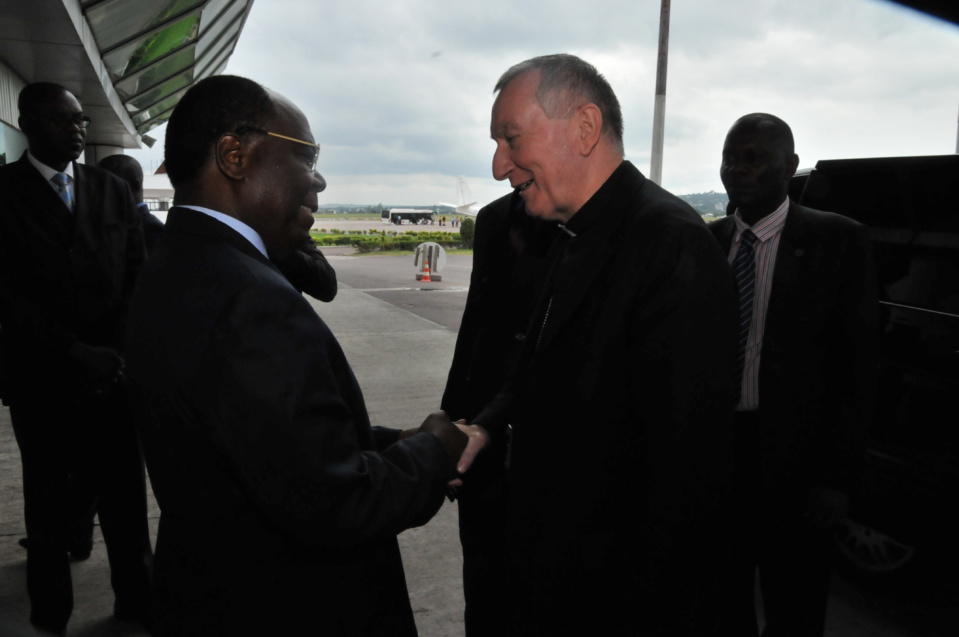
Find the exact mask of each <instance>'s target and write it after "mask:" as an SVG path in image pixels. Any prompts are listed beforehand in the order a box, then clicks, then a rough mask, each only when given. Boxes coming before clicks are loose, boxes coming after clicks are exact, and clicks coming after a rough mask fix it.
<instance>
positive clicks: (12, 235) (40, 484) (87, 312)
mask: <svg viewBox="0 0 959 637" xmlns="http://www.w3.org/2000/svg"><path fill="white" fill-rule="evenodd" d="M18 107H19V110H20V118H19V125H20V129H21V130H22V131H23V133H24V134H25V135H26V137H27V142H28V148H29V150H28V151H27V152H25V153H24V154H23V156H22V157H21V158H20V160H19V161H17V162H15V163H13V164H10V165H8V166H3V167H0V193H2V196H0V361H2V368H0V375H2V377H3V383H2V388H3V400H4V403H5V404H7V405H9V407H10V417H11V421H12V423H13V429H14V434H15V435H16V439H17V444H18V446H19V447H20V455H21V460H22V463H23V490H24V493H23V499H24V515H25V518H26V524H27V536H28V539H29V544H28V551H27V590H28V593H29V596H30V604H31V614H30V621H31V623H32V624H33V625H34V626H35V627H36V628H37V629H38V630H40V631H41V632H42V633H50V634H63V633H64V631H65V630H66V624H67V621H68V620H69V618H70V613H71V612H72V609H73V592H72V582H71V577H70V562H69V555H68V552H69V547H68V526H69V521H70V520H72V519H76V518H77V515H78V512H74V511H71V510H70V508H71V507H70V503H71V502H75V501H76V500H75V499H71V498H70V496H69V488H70V484H71V481H72V482H73V483H74V485H75V486H76V488H80V489H90V490H91V491H92V492H94V493H96V494H97V496H98V499H99V504H98V506H99V517H100V524H101V530H102V532H103V537H104V540H105V542H106V547H107V553H108V556H109V561H110V568H111V582H112V585H113V589H114V593H115V598H116V600H115V605H114V615H115V616H116V617H117V618H118V619H123V620H136V621H139V622H140V623H143V624H146V623H149V615H148V610H149V604H150V599H149V596H150V593H149V578H148V563H149V561H150V558H151V551H150V537H149V529H148V527H147V518H146V490H145V481H144V473H143V462H142V459H141V457H140V454H139V450H138V444H137V439H136V434H135V429H134V427H133V423H132V420H131V418H130V416H129V407H128V405H127V399H126V395H125V392H124V388H123V384H122V376H123V365H124V361H123V352H122V350H121V344H122V342H123V329H124V316H125V314H126V308H127V302H128V300H129V297H130V294H131V292H132V287H133V283H134V281H135V280H136V277H137V274H138V272H139V269H140V265H141V264H142V262H143V259H144V254H145V252H144V246H143V233H142V230H141V227H140V220H139V216H138V214H137V210H136V205H135V202H134V200H133V196H132V194H131V193H130V189H129V188H128V187H127V186H126V184H125V183H123V182H122V181H121V180H120V179H118V178H116V177H115V176H114V175H112V174H110V173H108V172H106V171H102V170H99V169H96V168H92V167H88V166H84V165H82V164H78V163H76V159H77V158H78V157H79V156H80V155H81V154H82V153H83V150H84V146H85V139H86V138H85V129H86V127H87V126H88V125H89V123H90V118H89V117H87V116H85V115H84V114H83V112H82V110H81V107H80V103H79V101H78V100H77V98H76V97H75V96H74V95H73V94H72V93H70V92H69V91H67V90H66V89H64V88H63V87H62V86H59V85H57V84H51V83H47V82H37V83H34V84H29V85H27V86H26V87H25V88H24V89H23V90H22V91H21V93H20V96H19V101H18Z"/></svg>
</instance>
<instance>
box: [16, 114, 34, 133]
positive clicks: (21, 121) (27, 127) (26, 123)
mask: <svg viewBox="0 0 959 637" xmlns="http://www.w3.org/2000/svg"><path fill="white" fill-rule="evenodd" d="M33 122H34V118H33V117H30V116H29V115H21V116H20V117H18V118H17V126H18V127H19V128H20V131H21V132H22V133H23V134H24V135H27V134H28V133H32V132H33Z"/></svg>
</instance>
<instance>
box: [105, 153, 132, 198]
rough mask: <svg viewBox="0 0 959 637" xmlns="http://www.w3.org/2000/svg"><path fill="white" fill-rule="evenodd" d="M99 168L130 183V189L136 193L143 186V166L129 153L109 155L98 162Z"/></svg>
mask: <svg viewBox="0 0 959 637" xmlns="http://www.w3.org/2000/svg"><path fill="white" fill-rule="evenodd" d="M97 168H102V169H103V170H106V171H109V172H111V173H113V174H114V175H116V176H117V177H119V178H120V179H122V180H123V181H125V182H127V183H128V184H130V190H131V191H132V192H133V194H134V195H136V194H137V193H138V192H140V191H141V190H142V188H143V168H142V167H141V166H140V162H138V161H137V160H136V159H134V158H133V157H130V156H129V155H120V154H117V155H107V156H106V157H104V158H103V159H101V160H100V162H99V163H98V164H97Z"/></svg>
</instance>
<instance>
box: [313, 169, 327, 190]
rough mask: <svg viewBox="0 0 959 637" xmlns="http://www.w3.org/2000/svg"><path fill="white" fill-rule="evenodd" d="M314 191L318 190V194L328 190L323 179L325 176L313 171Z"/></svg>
mask: <svg viewBox="0 0 959 637" xmlns="http://www.w3.org/2000/svg"><path fill="white" fill-rule="evenodd" d="M313 189H314V190H316V192H323V191H324V190H326V180H325V179H323V175H321V174H320V173H319V171H316V170H314V171H313Z"/></svg>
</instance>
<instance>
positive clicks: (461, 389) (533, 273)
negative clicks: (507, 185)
mask: <svg viewBox="0 0 959 637" xmlns="http://www.w3.org/2000/svg"><path fill="white" fill-rule="evenodd" d="M555 230H556V228H555V226H554V225H553V224H550V223H548V222H546V221H543V220H541V219H537V218H536V217H532V216H530V215H527V214H526V208H525V205H524V204H523V199H522V198H521V197H520V196H519V194H517V193H510V194H508V195H506V196H504V197H500V198H499V199H497V200H496V201H494V202H492V203H491V204H489V205H487V206H484V207H483V209H482V210H480V211H479V214H477V215H476V235H475V238H474V240H473V271H472V274H471V275H470V286H469V295H468V296H467V298H466V307H465V308H464V310H463V321H462V323H461V325H460V329H459V332H458V334H457V336H456V348H455V350H454V353H453V362H452V363H451V365H450V371H449V375H448V378H447V381H446V390H445V391H444V393H443V401H442V403H441V406H442V408H443V410H444V411H446V412H447V413H448V414H450V415H451V416H452V417H453V418H454V419H463V420H466V421H467V422H471V421H472V420H473V418H475V417H476V415H477V414H479V412H480V411H481V410H482V409H483V407H484V406H486V404H487V403H489V402H490V401H491V400H492V399H493V398H494V397H495V396H496V394H497V392H498V391H499V390H500V389H501V388H502V386H503V385H504V384H505V383H506V381H507V379H508V378H509V374H510V371H511V370H512V369H513V366H514V365H515V363H516V360H517V359H518V357H519V354H520V352H521V351H522V347H523V342H524V339H525V336H526V330H527V328H528V327H529V320H530V317H531V316H532V313H533V312H534V311H535V310H536V301H537V298H538V294H539V291H540V286H541V285H542V278H543V275H544V274H545V266H546V254H547V251H548V249H549V244H550V242H551V241H552V240H553V238H554V236H555ZM498 451H502V450H501V449H500V450H498ZM503 460H504V458H503V457H502V456H499V455H497V453H495V451H493V450H491V451H490V452H488V453H484V454H483V455H482V456H480V457H479V458H477V461H476V463H475V464H474V465H473V467H471V469H470V476H469V479H468V480H467V481H466V482H465V483H464V484H463V485H462V486H461V487H460V488H458V489H457V501H458V503H459V530H460V542H461V544H462V547H463V593H464V597H465V600H466V612H465V626H466V634H467V635H469V636H470V637H472V636H473V635H496V634H498V631H499V628H500V624H499V620H500V617H501V613H502V608H503V607H504V605H505V602H506V596H505V590H504V587H503V585H502V578H503V574H504V573H505V569H506V564H507V556H506V543H505V534H504V529H505V528H506V524H505V519H506V518H505V516H506V498H505V497H504V488H505V484H504V480H503V477H504V476H503V474H502V471H501V468H502V465H503Z"/></svg>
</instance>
